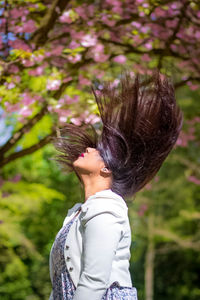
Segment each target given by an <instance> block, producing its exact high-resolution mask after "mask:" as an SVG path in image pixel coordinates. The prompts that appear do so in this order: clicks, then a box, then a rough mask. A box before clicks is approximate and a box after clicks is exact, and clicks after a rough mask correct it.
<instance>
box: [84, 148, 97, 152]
mask: <svg viewBox="0 0 200 300" xmlns="http://www.w3.org/2000/svg"><path fill="white" fill-rule="evenodd" d="M95 150H96V149H95V148H90V147H87V148H86V152H87V153H89V152H92V151H95Z"/></svg>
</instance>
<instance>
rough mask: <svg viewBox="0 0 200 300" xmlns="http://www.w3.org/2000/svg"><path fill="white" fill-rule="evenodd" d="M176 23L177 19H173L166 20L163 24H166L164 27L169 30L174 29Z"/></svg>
mask: <svg viewBox="0 0 200 300" xmlns="http://www.w3.org/2000/svg"><path fill="white" fill-rule="evenodd" d="M177 22H178V19H177V18H176V19H174V20H167V21H166V22H165V24H166V26H167V27H169V28H174V27H176V25H177Z"/></svg>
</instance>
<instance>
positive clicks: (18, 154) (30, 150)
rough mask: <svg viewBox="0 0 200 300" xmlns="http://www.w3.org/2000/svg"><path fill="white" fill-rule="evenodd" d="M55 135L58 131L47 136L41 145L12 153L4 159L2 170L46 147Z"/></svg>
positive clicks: (0, 163) (0, 162)
mask: <svg viewBox="0 0 200 300" xmlns="http://www.w3.org/2000/svg"><path fill="white" fill-rule="evenodd" d="M55 135H56V130H53V131H52V132H51V133H50V134H49V135H47V136H46V137H44V138H43V139H41V140H40V141H39V143H37V144H34V145H32V146H31V147H29V148H26V149H23V150H21V151H18V152H15V153H12V154H10V155H9V156H8V157H5V158H3V159H2V161H0V168H1V167H3V166H4V165H6V164H8V163H10V162H11V161H14V160H15V159H17V158H19V157H23V156H25V155H27V154H31V153H33V152H35V151H37V150H38V149H40V148H42V147H44V146H45V145H46V144H48V143H49V142H50V140H51V138H52V137H53V136H55Z"/></svg>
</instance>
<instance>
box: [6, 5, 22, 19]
mask: <svg viewBox="0 0 200 300" xmlns="http://www.w3.org/2000/svg"><path fill="white" fill-rule="evenodd" d="M9 13H10V16H11V18H12V19H19V18H20V17H22V16H23V15H24V9H23V8H22V7H18V8H13V9H11V10H10V12H9Z"/></svg>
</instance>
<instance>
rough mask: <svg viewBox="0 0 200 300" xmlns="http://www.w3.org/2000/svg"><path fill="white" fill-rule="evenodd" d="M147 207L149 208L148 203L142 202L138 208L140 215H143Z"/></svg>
mask: <svg viewBox="0 0 200 300" xmlns="http://www.w3.org/2000/svg"><path fill="white" fill-rule="evenodd" d="M147 209H148V205H147V204H141V205H140V207H139V210H138V215H139V216H141V217H142V216H143V215H144V213H145V211H146V210H147Z"/></svg>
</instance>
